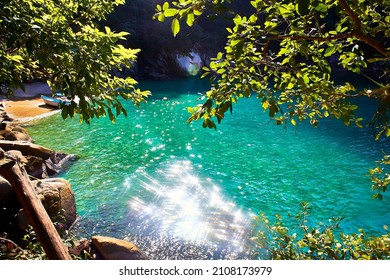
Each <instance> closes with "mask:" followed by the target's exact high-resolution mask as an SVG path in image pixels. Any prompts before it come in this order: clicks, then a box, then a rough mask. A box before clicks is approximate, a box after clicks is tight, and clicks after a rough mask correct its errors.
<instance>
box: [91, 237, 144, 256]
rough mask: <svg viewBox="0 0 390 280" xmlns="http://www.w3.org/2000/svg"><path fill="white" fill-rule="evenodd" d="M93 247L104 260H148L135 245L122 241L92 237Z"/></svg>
mask: <svg viewBox="0 0 390 280" xmlns="http://www.w3.org/2000/svg"><path fill="white" fill-rule="evenodd" d="M92 246H93V247H94V248H95V249H96V251H97V252H98V253H99V255H100V256H101V258H102V259H104V260H147V259H148V258H147V257H146V256H145V255H144V254H143V253H142V252H141V251H140V250H139V249H138V248H137V246H135V245H134V244H133V243H130V242H128V241H125V240H121V239H116V238H112V237H106V236H92Z"/></svg>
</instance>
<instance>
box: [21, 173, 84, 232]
mask: <svg viewBox="0 0 390 280" xmlns="http://www.w3.org/2000/svg"><path fill="white" fill-rule="evenodd" d="M31 183H32V185H33V187H34V188H35V191H36V193H37V195H38V197H39V198H40V200H41V202H42V204H43V206H44V207H45V209H46V211H47V213H48V214H49V216H50V218H51V219H52V221H53V222H54V224H55V225H56V226H57V229H58V230H59V231H63V230H66V229H68V228H69V227H70V226H71V225H72V224H73V223H74V221H75V220H76V218H77V213H76V201H75V197H74V193H73V190H72V187H71V185H70V183H69V182H68V181H67V180H65V179H62V178H48V179H42V180H35V181H32V182H31ZM18 223H19V227H20V228H21V229H22V230H24V229H27V228H28V221H27V219H26V216H25V214H24V212H23V210H22V211H21V212H19V214H18Z"/></svg>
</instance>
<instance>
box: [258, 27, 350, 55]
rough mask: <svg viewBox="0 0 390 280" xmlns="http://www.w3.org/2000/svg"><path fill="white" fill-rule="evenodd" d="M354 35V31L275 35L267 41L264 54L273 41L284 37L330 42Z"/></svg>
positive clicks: (294, 39) (296, 39) (295, 39)
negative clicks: (328, 33) (328, 34)
mask: <svg viewBox="0 0 390 280" xmlns="http://www.w3.org/2000/svg"><path fill="white" fill-rule="evenodd" d="M352 37H354V34H353V33H352V32H350V33H343V34H337V35H334V36H329V37H320V36H294V35H275V36H272V37H270V38H268V40H267V42H266V43H265V45H264V49H263V56H264V57H265V55H266V53H267V50H268V47H269V45H270V44H271V42H272V41H277V40H282V39H287V38H288V39H290V40H292V41H300V40H303V41H318V42H330V41H337V40H340V39H348V38H352Z"/></svg>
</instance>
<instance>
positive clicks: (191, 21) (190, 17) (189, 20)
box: [186, 13, 195, 26]
mask: <svg viewBox="0 0 390 280" xmlns="http://www.w3.org/2000/svg"><path fill="white" fill-rule="evenodd" d="M194 21H195V15H194V14H193V13H189V14H188V15H187V20H186V23H187V25H188V26H192V25H193V24H194Z"/></svg>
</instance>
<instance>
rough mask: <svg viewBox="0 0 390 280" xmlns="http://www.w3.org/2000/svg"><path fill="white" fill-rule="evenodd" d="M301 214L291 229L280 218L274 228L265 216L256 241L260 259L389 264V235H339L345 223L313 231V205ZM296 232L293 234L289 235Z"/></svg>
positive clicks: (334, 222)
mask: <svg viewBox="0 0 390 280" xmlns="http://www.w3.org/2000/svg"><path fill="white" fill-rule="evenodd" d="M301 207H302V210H301V212H300V213H298V214H297V215H296V216H295V219H296V221H297V226H296V227H295V228H289V227H287V226H286V225H284V224H283V219H282V217H281V216H280V215H277V217H276V222H275V224H271V223H270V221H269V219H268V218H267V217H266V216H265V215H264V214H262V215H261V217H260V222H261V224H262V225H264V226H265V229H264V230H261V231H259V234H258V235H257V236H255V237H254V238H253V240H254V242H255V243H256V245H257V246H258V247H259V252H260V254H261V257H266V258H271V259H275V260H347V259H354V260H378V259H379V260H389V259H390V232H389V231H388V228H387V227H386V226H385V230H386V233H385V234H383V235H382V236H378V237H372V236H368V235H367V234H366V233H365V232H364V231H363V230H361V229H360V230H359V233H357V234H344V233H340V234H339V236H337V233H336V232H337V229H338V227H339V224H340V222H341V220H342V219H337V218H334V219H331V220H330V223H329V224H327V225H325V224H322V225H319V226H315V227H311V226H309V225H308V224H310V222H309V219H308V217H309V216H310V205H309V204H308V203H301ZM291 231H293V232H294V233H290V232H291Z"/></svg>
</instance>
